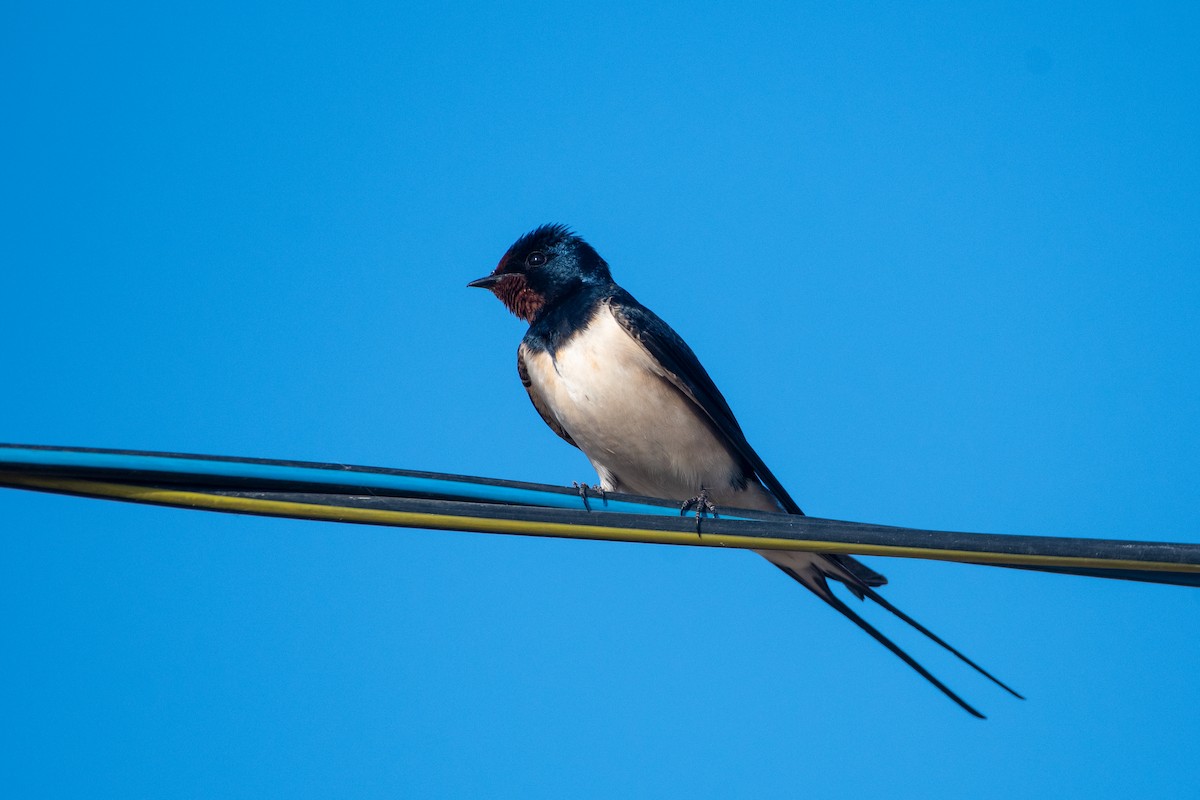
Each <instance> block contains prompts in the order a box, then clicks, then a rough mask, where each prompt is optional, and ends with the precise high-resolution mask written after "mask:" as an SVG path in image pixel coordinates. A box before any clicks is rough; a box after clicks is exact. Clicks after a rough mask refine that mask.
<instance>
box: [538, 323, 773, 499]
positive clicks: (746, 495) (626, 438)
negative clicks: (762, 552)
mask: <svg viewBox="0 0 1200 800" xmlns="http://www.w3.org/2000/svg"><path fill="white" fill-rule="evenodd" d="M524 359H525V367H526V370H527V371H528V373H529V379H530V381H531V384H532V385H531V387H530V389H531V391H533V392H536V393H537V395H538V396H539V397H541V398H542V399H543V402H544V403H545V405H546V406H547V407H548V409H549V411H550V413H551V414H552V415H553V416H554V417H555V418H556V419H557V420H558V423H559V424H560V425H562V427H563V428H564V429H565V430H566V431H567V433H569V434H570V435H571V438H572V439H573V440H574V441H575V443H576V444H577V445H579V448H580V449H581V450H583V452H584V453H585V454H586V455H587V457H588V460H590V461H591V462H592V466H594V467H595V468H596V471H597V472H598V473H599V475H600V481H601V485H602V486H604V488H605V489H608V490H612V491H624V492H631V493H634V494H644V495H650V496H654V497H664V498H668V499H673V500H683V499H686V498H689V497H692V496H694V495H695V494H696V493H697V492H698V491H699V490H700V488H701V487H702V486H703V487H704V488H706V489H708V490H709V492H710V493H711V495H712V497H713V500H714V502H716V503H717V504H718V505H720V504H721V503H722V502H724V503H726V504H727V505H730V506H739V505H741V506H743V507H760V508H772V509H774V508H777V506H776V505H775V504H774V501H772V500H771V499H770V498H769V496H767V494H766V492H765V491H763V490H762V489H761V487H759V486H757V484H753V483H752V486H751V487H750V489H749V492H747V491H745V490H742V489H741V488H740V487H737V486H736V485H735V483H737V482H740V478H741V476H742V470H741V467H740V465H739V464H740V461H739V459H738V458H737V457H736V456H735V455H733V454H732V453H731V452H730V450H729V448H728V447H727V446H726V444H725V443H724V441H723V439H722V437H721V436H720V435H719V434H718V433H717V432H716V430H715V429H714V428H713V426H712V423H711V422H709V420H708V418H707V417H706V416H705V415H704V413H703V412H702V411H701V410H700V409H699V408H698V407H697V406H696V405H695V404H694V403H693V402H692V401H691V400H690V399H689V398H688V397H687V396H686V395H684V394H683V393H682V392H680V391H679V390H678V389H676V388H675V386H674V385H672V383H671V382H670V381H669V380H668V379H667V378H666V377H664V374H663V371H662V369H661V368H660V367H659V366H658V365H657V364H656V362H655V361H654V360H653V359H652V358H651V357H650V355H649V354H648V353H647V352H646V351H645V350H644V349H643V348H642V346H641V345H640V344H638V343H637V342H636V341H635V340H634V339H632V338H631V337H630V336H629V334H627V333H626V332H625V330H624V328H622V327H621V325H620V323H618V322H617V321H616V319H615V318H614V317H613V315H612V312H611V311H609V309H608V307H607V306H602V307H601V308H600V309H599V311H598V313H597V314H596V317H595V318H594V319H593V320H592V322H591V324H590V325H589V326H588V328H587V329H585V330H583V331H581V332H579V333H578V334H576V335H575V336H574V337H572V338H571V339H570V341H568V342H567V343H566V344H564V345H563V346H561V347H560V348H559V349H558V351H557V353H555V356H554V358H553V359H551V357H550V354H549V353H547V352H545V351H542V352H537V353H533V352H529V351H528V350H526V351H524Z"/></svg>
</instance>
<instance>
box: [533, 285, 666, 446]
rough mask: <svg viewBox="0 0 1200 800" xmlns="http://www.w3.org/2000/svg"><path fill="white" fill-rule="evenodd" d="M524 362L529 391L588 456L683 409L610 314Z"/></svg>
mask: <svg viewBox="0 0 1200 800" xmlns="http://www.w3.org/2000/svg"><path fill="white" fill-rule="evenodd" d="M523 357H524V359H525V367H526V370H527V371H528V373H529V380H530V391H532V392H535V393H536V394H537V396H538V397H540V398H541V399H542V402H543V403H544V404H545V405H546V407H547V408H548V409H549V410H550V412H551V413H552V414H553V415H554V417H555V418H556V419H557V420H558V421H559V423H560V424H561V425H562V426H563V427H564V428H566V429H567V431H568V432H570V434H571V436H572V438H574V439H575V441H576V443H577V444H579V446H580V447H581V448H583V450H584V451H585V452H588V454H589V455H591V452H590V448H589V445H591V446H592V447H595V448H601V449H614V448H616V446H617V445H618V444H619V443H621V442H627V441H628V440H629V439H630V438H631V436H636V432H637V429H638V427H639V424H645V423H649V422H652V421H653V420H654V419H655V418H656V417H659V416H661V415H663V414H664V413H665V411H666V408H669V406H670V405H671V404H677V405H678V404H679V398H677V397H673V396H672V395H677V394H678V392H677V391H676V390H675V389H674V388H672V387H670V386H669V385H668V384H666V383H665V381H664V379H663V378H662V377H661V375H659V374H655V372H654V365H653V364H652V363H651V360H650V358H649V356H648V355H647V354H646V352H645V351H644V350H643V349H642V348H641V347H640V346H639V345H638V344H637V343H636V342H634V341H633V339H631V338H630V337H629V335H628V334H627V333H626V332H625V330H624V329H623V328H621V326H620V325H619V324H618V323H617V322H616V320H615V319H614V318H613V316H612V314H611V313H609V312H608V310H607V309H603V308H602V309H600V311H599V312H598V313H597V315H596V317H595V318H594V320H593V321H592V323H591V324H590V325H588V327H586V328H585V329H583V330H581V331H579V332H577V333H576V334H575V335H574V336H572V337H571V338H570V339H568V340H567V341H566V342H564V343H563V344H561V345H560V346H559V347H558V349H557V350H556V351H555V352H554V353H553V354H551V353H550V352H549V351H546V350H541V351H530V350H525V351H524V354H523Z"/></svg>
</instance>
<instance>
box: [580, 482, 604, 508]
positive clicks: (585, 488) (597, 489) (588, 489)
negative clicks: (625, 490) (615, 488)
mask: <svg viewBox="0 0 1200 800" xmlns="http://www.w3.org/2000/svg"><path fill="white" fill-rule="evenodd" d="M571 485H572V486H574V487H575V489H576V490H577V491H578V492H579V496H580V497H581V498H582V499H583V508H584V510H585V511H591V510H592V507H591V506H590V505H588V492H597V493H599V495H600V499H601V500H603V501H605V502H607V501H608V492H606V491H604V487H603V486H600V485H599V484H597V485H595V486H588V485H587V484H586V483H580V482H579V481H571Z"/></svg>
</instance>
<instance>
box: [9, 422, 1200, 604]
mask: <svg viewBox="0 0 1200 800" xmlns="http://www.w3.org/2000/svg"><path fill="white" fill-rule="evenodd" d="M0 486H8V487H12V488H19V489H33V490H37V491H44V492H55V493H59V494H69V495H78V496H83V497H94V498H104V499H110V500H124V501H128V502H134V503H149V504H153V505H162V506H174V507H178V508H191V509H201V510H207V511H223V512H227V513H235V514H257V515H262V516H271V517H291V518H295V519H312V520H323V521H327V522H354V523H360V524H366V525H387V526H394V527H400V528H425V529H434V530H454V531H474V532H478V533H508V534H518V535H528V536H554V537H562V538H571V539H607V540H612V541H621V542H646V543H654V544H677V545H690V546H700V547H734V548H746V549H754V550H771V549H778V550H801V551H807V552H817V553H842V554H849V555H867V556H893V557H899V558H925V559H934V560H939V561H956V562H961V563H968V564H984V565H991V566H1001V567H1015V568H1021V569H1033V570H1040V571H1045V572H1057V573H1068V574H1074V575H1088V576H1094V577H1103V578H1118V579H1123V580H1135V581H1147V582H1151V583H1166V584H1176V585H1182V586H1200V544H1181V543H1170V542H1143V541H1121V540H1112V539H1080V538H1066V537H1049V536H1013V535H1002V534H984V533H958V532H952V531H930V530H919V529H915V528H900V527H892V526H888V525H873V524H869V523H862V522H843V521H839V520H830V519H820V518H818V517H802V516H795V515H788V514H770V513H764V512H757V511H741V510H737V511H736V512H734V513H736V514H737V516H727V515H726V514H724V513H722V515H721V516H720V517H719V518H708V519H705V520H704V521H703V526H702V531H701V533H700V535H697V532H696V525H695V521H694V520H692V519H689V518H681V517H680V515H679V506H678V505H676V504H672V503H669V502H666V501H662V500H656V499H652V498H646V497H635V496H632V495H616V494H609V495H606V496H597V495H591V496H590V497H580V494H579V491H578V490H576V489H572V488H568V487H557V486H547V485H543V484H535V483H522V482H518V481H507V480H496V479H490V478H471V477H466V476H462V475H443V474H437V473H431V472H413V471H408V470H398V469H380V468H373V467H356V466H348V465H345V464H320V463H309V462H299V461H270V460H265V459H251V458H226V457H216V456H198V455H181V454H174V453H148V452H134V451H125V450H97V449H85V448H63V447H41V446H29V445H4V444H0Z"/></svg>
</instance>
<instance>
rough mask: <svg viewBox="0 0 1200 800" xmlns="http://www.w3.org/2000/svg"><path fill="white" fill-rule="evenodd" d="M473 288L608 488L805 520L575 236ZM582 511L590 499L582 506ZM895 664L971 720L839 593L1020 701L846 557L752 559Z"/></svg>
mask: <svg viewBox="0 0 1200 800" xmlns="http://www.w3.org/2000/svg"><path fill="white" fill-rule="evenodd" d="M467 285H468V287H474V288H481V289H487V290H489V291H491V292H492V294H494V295H495V296H496V298H498V299H499V300H500V302H501V303H503V304H504V306H505V307H506V308H507V309H508V310H509V311H511V312H512V313H513V314H514V315H516V316H517V317H518V318H519V319H521V320H523V321H524V322H527V323H528V324H529V329H528V331H527V332H526V333H525V336H524V337H523V338H522V340H521V343H520V345H519V347H518V348H517V374H518V376H519V377H520V380H521V383H522V384H523V385H524V387H525V389H526V391H527V392H528V394H529V399H530V400H531V401H532V402H533V406H534V408H535V409H536V410H537V412H538V414H539V415H541V418H542V420H543V421H544V422H545V423H546V425H548V426H549V427H550V429H551V430H552V431H554V433H556V434H558V436H560V437H561V438H562V439H564V440H566V442H567V443H569V444H571V445H573V446H575V447H577V448H579V449H580V450H582V451H583V454H584V455H585V456H586V457H587V459H588V461H590V462H591V464H592V466H593V467H594V468H595V470H596V473H597V475H598V476H599V481H600V483H599V487H598V488H599V489H600V490H601V491H602V492H606V493H607V492H624V493H628V494H636V495H643V496H647V497H655V498H663V499H668V500H675V501H679V500H684V501H685V502H684V503H683V508H685V509H686V508H691V507H697V514H700V513H702V512H703V511H704V510H706V509H712V508H714V507H717V508H722V509H726V508H728V509H737V508H742V509H753V510H760V511H772V512H785V513H788V514H796V515H803V513H804V512H803V511H801V509H800V506H799V505H798V504H797V503H796V501H795V500H793V499H792V496H791V495H790V494H788V492H787V490H786V489H785V488H784V487H783V485H782V484H781V483H780V481H779V479H778V478H776V477H775V475H774V473H772V472H771V470H770V469H769V468H768V467H767V465H766V464H765V463H764V462H763V460H762V458H761V457H759V455H758V453H757V452H756V451H755V450H754V448H752V447H751V446H750V443H749V442H748V441H747V440H746V436H745V434H744V433H743V431H742V428H741V426H740V425H739V424H738V422H737V419H736V418H735V417H734V415H733V411H732V410H731V409H730V407H729V404H728V402H726V400H725V398H724V396H723V395H722V394H721V392H720V390H718V389H717V386H716V384H715V383H714V382H713V380H712V378H711V377H709V374H708V372H707V371H706V370H705V369H704V367H703V366H702V365H701V363H700V360H699V359H698V358H697V357H696V355H695V353H693V352H692V349H691V348H690V347H688V345H687V344H686V343H685V342H684V340H683V339H682V338H681V337H680V336H679V334H677V333H676V332H675V331H674V330H673V329H672V328H671V327H670V326H669V325H668V324H667V323H666V322H664V321H663V320H662V319H661V318H660V317H658V316H657V315H656V314H655V313H654V312H653V311H651V310H650V309H648V308H647V307H646V306H644V305H642V304H641V303H639V302H638V301H637V300H636V299H634V297H633V296H632V295H631V294H629V292H627V291H626V290H625V289H623V288H621V287H620V286H619V285H618V284H617V283H616V282H615V281H614V280H613V277H612V273H611V270H610V268H609V265H608V263H607V262H606V261H605V260H604V259H603V258H601V256H600V254H599V253H598V252H597V251H596V250H595V248H593V247H592V246H591V245H590V244H588V243H587V242H586V241H585V240H584V239H583V238H582V237H581V236H579V235H578V234H576V233H575V232H574V231H573V230H572V229H570V228H569V227H567V226H565V225H561V224H548V225H542V226H540V227H538V228H535V229H534V230H532V231H530V232H528V233H526V234H524V235H523V236H521V237H520V238H518V239H517V240H516V242H514V243H513V244H512V246H511V247H509V248H508V250H507V251H505V253H504V255H503V256H502V257H501V259H500V261H499V263H498V264H497V265H496V267H495V269H494V270H492V272H491V273H490V274H488V275H486V276H484V277H482V278H479V279H477V280H474V281H471V282H470V283H468V284H467ZM585 502H586V497H585ZM755 552H757V553H758V554H759V555H761V556H763V557H764V558H766V559H767V560H768V561H769V562H771V563H772V564H774V565H775V566H776V567H778V568H779V569H780V570H782V571H783V572H784V573H786V574H787V575H788V576H789V577H791V578H792V579H794V580H795V581H797V582H798V583H800V584H801V585H802V586H804V588H806V589H808V590H809V591H810V592H812V593H813V594H814V595H816V596H817V597H819V598H820V599H821V600H823V601H824V602H825V603H826V604H828V605H829V606H830V607H832V608H833V609H834V610H836V611H837V612H839V613H840V614H841V615H842V616H844V617H846V618H847V619H849V620H850V621H851V622H853V623H854V624H855V625H857V626H858V627H859V628H861V629H862V630H863V631H865V632H866V633H867V634H869V635H870V636H871V637H872V638H874V639H875V640H876V641H878V642H879V643H880V644H882V645H883V646H884V647H886V648H887V649H888V650H890V651H891V652H892V653H894V654H895V655H896V656H898V657H899V658H900V659H901V660H903V661H904V663H906V664H907V665H908V666H910V667H911V668H912V669H914V670H915V671H916V672H917V673H919V674H920V675H921V676H922V677H923V678H925V679H926V680H927V681H929V682H930V683H931V684H932V685H933V686H935V687H936V688H937V689H938V690H940V691H941V692H942V693H943V694H944V695H946V696H947V697H948V698H950V699H951V700H953V701H954V702H955V703H957V704H958V705H959V706H961V707H962V708H963V709H964V710H966V711H967V712H968V713H970V714H972V715H973V716H976V717H979V718H983V714H981V713H980V712H979V711H978V710H977V709H975V708H974V707H973V706H972V705H970V704H969V703H967V702H966V701H965V700H964V699H963V698H962V697H960V696H959V695H958V694H956V693H955V692H954V691H952V690H951V689H950V688H949V687H948V686H946V685H945V684H944V683H942V682H941V681H940V680H939V679H938V678H936V677H935V676H934V675H933V674H932V673H930V672H929V671H928V670H927V669H926V668H925V667H924V666H922V665H921V664H919V663H918V662H917V661H916V660H915V659H914V658H913V657H912V656H910V655H909V654H908V653H907V652H905V651H904V650H903V649H901V648H900V647H899V646H898V645H896V644H895V643H894V642H893V641H892V640H891V639H889V638H888V637H887V636H885V635H884V634H883V633H882V632H881V631H880V630H879V629H877V628H876V627H875V626H874V625H872V624H871V623H869V622H868V621H867V620H865V619H864V618H863V617H861V616H860V615H859V614H858V613H857V612H855V611H854V610H853V609H852V608H850V606H849V605H847V603H846V602H845V601H843V600H842V599H841V598H840V597H838V596H837V595H836V594H834V592H833V591H832V589H831V588H830V585H829V584H830V581H835V582H837V583H840V584H842V585H844V586H845V587H846V589H848V590H849V592H850V593H851V594H852V595H853V596H854V597H856V598H858V599H859V600H864V599H865V600H870V601H872V602H874V603H875V604H877V605H879V606H881V607H882V608H884V609H886V610H887V611H889V612H890V613H892V614H894V615H896V616H897V617H899V618H900V619H901V620H903V621H904V622H906V623H907V624H909V625H911V626H912V627H913V628H915V629H916V630H917V631H919V632H921V633H922V634H923V635H925V636H927V637H929V638H930V639H931V640H932V641H934V642H936V643H937V644H938V645H940V646H942V647H944V648H945V649H946V650H948V651H949V652H950V653H952V654H954V655H955V656H956V657H958V658H959V659H961V660H962V661H963V662H965V663H966V664H968V665H969V666H971V667H972V668H973V669H975V670H976V671H977V672H979V673H980V674H981V675H983V676H985V677H986V678H988V679H989V680H991V681H992V682H994V683H996V684H997V685H998V686H1000V687H1001V688H1003V689H1005V690H1006V691H1008V692H1009V693H1010V694H1012V695H1014V696H1016V697H1018V698H1020V697H1021V695H1020V694H1018V693H1017V692H1016V691H1014V690H1013V689H1011V688H1010V687H1009V686H1007V685H1006V684H1004V683H1003V682H1001V681H1000V680H999V679H997V678H996V677H994V676H993V675H992V674H991V673H989V672H988V671H987V670H985V669H983V668H982V667H980V666H979V665H978V664H976V663H975V662H974V661H972V660H971V659H969V658H967V657H966V656H965V655H963V654H962V653H960V652H959V651H958V650H956V649H955V648H954V647H952V646H950V645H949V644H947V643H946V642H945V641H943V640H942V639H941V638H940V637H938V636H937V635H936V634H934V633H933V632H931V631H930V630H929V629H928V628H926V627H925V626H923V625H921V624H920V623H919V622H917V621H916V620H914V619H913V618H912V617H910V616H908V615H907V614H906V613H904V612H903V611H901V610H900V609H899V608H897V607H896V606H894V605H893V604H892V603H891V602H890V601H888V600H887V599H886V598H884V597H883V596H882V595H881V594H880V593H879V592H877V591H876V589H877V588H878V587H880V586H883V585H884V584H886V583H887V579H886V578H885V577H884V576H883V575H881V574H879V573H878V572H876V571H875V570H873V569H871V568H870V567H868V566H867V565H866V564H864V563H862V562H861V561H858V560H857V559H854V558H852V557H850V556H845V555H834V554H821V553H808V552H795V551H785V550H758V551H755Z"/></svg>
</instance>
